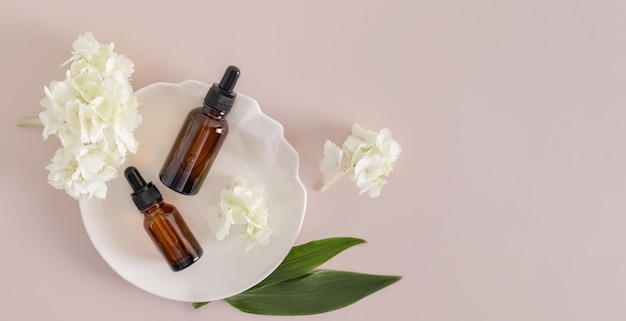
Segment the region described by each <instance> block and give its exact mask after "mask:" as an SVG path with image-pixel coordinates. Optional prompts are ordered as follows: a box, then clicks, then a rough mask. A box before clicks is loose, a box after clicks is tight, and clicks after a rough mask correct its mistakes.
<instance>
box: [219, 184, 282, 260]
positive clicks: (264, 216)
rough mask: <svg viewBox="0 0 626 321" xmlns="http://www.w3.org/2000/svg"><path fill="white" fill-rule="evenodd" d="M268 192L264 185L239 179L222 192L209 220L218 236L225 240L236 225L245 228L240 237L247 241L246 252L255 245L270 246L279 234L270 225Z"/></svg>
mask: <svg viewBox="0 0 626 321" xmlns="http://www.w3.org/2000/svg"><path fill="white" fill-rule="evenodd" d="M267 197H268V196H267V192H266V190H265V184H263V182H261V181H259V180H256V179H253V178H250V177H237V178H235V179H234V180H233V182H232V184H231V186H230V188H229V189H223V190H222V192H221V193H220V202H219V204H218V205H217V206H212V207H210V208H209V214H208V216H207V220H208V221H209V226H210V227H211V230H212V231H213V233H215V237H216V238H217V239H218V240H220V241H221V240H223V239H224V238H225V237H226V236H227V235H228V234H229V233H230V228H231V226H233V225H240V226H243V228H244V230H243V231H242V232H241V234H240V235H239V238H243V239H247V240H248V246H247V248H246V252H247V251H248V250H250V249H251V248H253V247H254V246H255V245H257V244H258V245H261V246H266V245H268V244H269V243H270V236H271V235H272V234H273V233H274V232H275V231H274V230H273V229H271V228H270V227H269V226H268V214H269V211H268V209H267Z"/></svg>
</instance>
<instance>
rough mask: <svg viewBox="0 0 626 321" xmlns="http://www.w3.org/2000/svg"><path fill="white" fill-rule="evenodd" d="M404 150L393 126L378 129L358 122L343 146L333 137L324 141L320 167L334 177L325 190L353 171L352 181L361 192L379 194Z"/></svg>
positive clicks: (323, 188)
mask: <svg viewBox="0 0 626 321" xmlns="http://www.w3.org/2000/svg"><path fill="white" fill-rule="evenodd" d="M400 151H401V148H400V145H399V144H398V143H397V142H396V141H394V140H393V138H392V137H391V131H390V130H389V129H387V128H385V129H382V130H381V131H380V132H376V131H373V130H365V129H363V127H361V125H359V124H354V126H353V127H352V133H351V134H350V136H348V138H347V139H346V141H345V142H344V143H343V147H342V148H339V146H337V145H335V144H334V143H333V142H331V141H329V140H327V141H326V142H325V143H324V156H323V158H322V162H321V163H320V169H321V170H322V171H323V172H324V173H326V174H327V176H329V177H331V179H330V180H329V181H328V182H327V183H326V184H324V186H322V188H321V190H322V191H324V190H326V189H327V188H328V187H329V186H330V185H331V184H333V183H334V182H335V181H336V180H337V179H339V178H340V177H341V176H343V175H344V174H346V173H349V177H350V180H351V181H352V182H354V183H355V184H356V186H357V187H358V188H359V189H360V192H359V194H363V193H366V192H367V194H368V195H369V196H370V197H378V196H379V195H380V191H381V189H382V187H383V185H385V184H387V179H386V178H387V177H388V176H389V174H390V173H391V171H392V170H393V165H394V163H395V162H396V160H397V159H398V156H399V155H400ZM344 155H345V156H346V157H345V158H344V157H343V156H344Z"/></svg>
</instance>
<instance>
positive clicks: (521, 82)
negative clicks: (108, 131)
mask: <svg viewBox="0 0 626 321" xmlns="http://www.w3.org/2000/svg"><path fill="white" fill-rule="evenodd" d="M625 30H626V2H624V1H623V0H616V1H607V0H605V1H584V0H581V1H572V0H563V1H556V0H526V1H496V0H474V1H462V0H450V1H425V0H416V1H395V2H394V1H372V0H367V1H342V0H335V1H326V0H318V1H220V2H218V1H162V0H161V1H143V2H142V1H126V0H125V1H122V0H110V1H71V0H58V1H40V2H33V3H31V2H28V1H16V0H8V1H7V0H4V1H2V2H1V3H0V44H1V46H2V50H1V51H0V90H1V91H2V104H1V107H0V108H2V117H1V118H0V119H1V120H0V121H1V123H0V132H1V138H2V139H1V140H0V149H1V150H2V151H3V156H2V157H0V162H1V163H0V165H1V166H0V174H1V177H2V184H0V195H2V196H1V199H2V201H3V204H2V211H1V214H0V218H1V220H2V224H1V226H2V232H1V236H0V237H1V239H0V240H1V242H0V255H1V256H2V265H1V266H2V267H1V268H0V285H1V287H2V294H1V295H0V316H1V317H2V319H3V320H273V319H275V318H272V317H259V316H254V315H246V314H243V313H241V312H239V311H237V310H235V309H233V308H231V307H230V306H229V305H228V304H226V303H225V302H215V303H212V304H211V305H209V306H207V307H204V308H202V309H200V310H193V309H192V308H191V306H190V305H189V304H186V303H180V302H174V301H168V300H164V299H161V298H159V297H156V296H153V295H151V294H148V293H145V292H143V291H142V290H139V289H137V288H135V287H134V286H132V285H131V284H129V283H127V282H126V281H124V280H123V279H121V278H120V277H119V276H118V275H117V274H116V273H115V272H114V271H113V270H111V268H109V266H108V265H107V264H106V263H105V262H104V261H103V260H102V259H101V258H100V256H99V255H98V253H97V252H96V251H95V249H94V248H93V246H92V245H91V243H90V241H89V239H88V237H87V235H86V233H85V231H84V229H83V226H82V222H81V218H80V213H79V210H78V205H77V202H76V201H74V200H72V199H70V198H69V197H67V196H66V195H65V194H64V193H63V192H61V191H57V190H55V189H53V188H52V187H50V186H48V185H47V181H46V176H47V172H46V170H45V169H44V167H45V166H46V165H47V164H48V162H49V159H50V158H51V156H52V154H53V152H54V150H55V149H56V148H57V144H58V142H57V141H56V140H54V139H51V140H48V141H46V142H42V141H41V131H40V129H37V128H18V127H15V126H14V124H15V122H16V121H17V120H18V119H19V118H21V117H24V116H33V115H36V114H37V113H38V112H39V111H40V110H41V107H40V106H39V100H40V99H41V98H42V97H43V86H44V85H47V84H48V83H49V82H50V81H51V80H60V79H63V78H64V70H63V69H60V68H59V67H58V66H59V64H61V63H62V62H63V61H65V60H66V59H67V58H68V57H69V56H70V54H69V50H70V48H71V43H72V42H73V40H74V39H75V38H76V37H77V36H78V35H79V34H81V33H84V32H86V31H91V32H93V33H94V34H95V36H96V38H97V39H98V40H100V41H102V42H107V43H108V42H115V44H116V51H118V52H120V53H123V54H125V55H126V56H128V57H129V58H131V59H132V60H133V61H134V62H135V68H136V71H135V74H134V80H133V85H134V87H135V88H136V89H138V88H141V87H143V86H145V85H147V84H150V83H153V82H157V81H165V82H180V81H183V80H186V79H196V80H200V81H204V82H212V81H215V80H216V79H215V78H216V77H219V76H220V75H221V73H222V71H223V69H224V68H225V66H227V65H229V64H235V65H238V66H239V67H240V68H241V69H242V77H241V80H240V82H239V84H238V86H237V88H238V91H239V92H241V93H245V94H247V95H249V96H252V97H254V98H256V99H257V100H258V102H259V104H260V105H261V108H262V109H263V110H264V112H266V113H267V114H268V115H270V116H271V117H273V118H275V119H276V120H278V121H280V122H281V123H282V124H283V125H284V127H285V134H286V137H287V139H288V140H289V141H290V142H291V143H292V144H293V145H294V147H295V148H296V149H297V150H298V152H299V153H300V155H301V178H302V180H303V182H304V184H305V186H306V187H307V190H308V193H309V194H308V196H309V202H308V209H307V215H306V218H305V223H304V226H303V228H302V231H301V234H300V236H299V238H298V243H304V242H306V241H310V240H313V239H319V238H324V237H330V236H355V237H362V238H365V239H367V240H368V241H369V243H368V244H367V245H364V246H360V247H357V248H354V249H351V250H349V251H347V252H345V253H343V254H342V255H340V256H338V257H337V258H335V259H334V260H332V261H331V262H330V263H328V264H326V265H325V267H327V268H336V269H344V270H351V271H359V272H366V273H376V274H397V275H403V276H404V279H403V280H402V281H400V282H399V283H397V284H395V285H393V286H391V287H389V288H386V289H384V290H383V291H381V292H379V293H376V294H374V295H373V296H370V297H368V298H366V299H364V300H362V301H360V302H358V303H357V304H355V305H352V306H350V307H348V308H345V309H342V310H339V311H335V312H331V313H327V314H323V315H318V316H310V317H300V318H297V319H299V320H381V319H385V320H465V321H469V320H481V321H486V320H494V321H495V320H498V321H500V320H624V319H626V305H625V304H624V303H626V277H625V275H626V247H625V245H626V233H624V230H625V227H626V215H625V214H624V213H625V210H626V202H625V201H624V194H625V193H626V170H624V168H625V164H626V149H625V147H624V146H625V144H624V137H626V126H625V124H626V108H625V107H626V90H625V89H626V77H625V74H626V59H625V57H626V37H625V36H624V31H625ZM354 122H359V123H361V124H363V125H364V126H365V127H368V128H372V129H380V128H383V127H388V128H390V129H391V130H392V131H393V134H394V138H396V139H397V140H398V141H399V142H400V144H401V145H402V147H403V148H404V151H403V154H402V156H401V157H400V160H399V162H398V163H397V166H396V170H395V171H394V173H392V175H391V177H390V183H389V185H387V186H386V187H385V188H384V189H383V192H382V195H381V197H379V198H377V199H370V198H368V197H367V196H359V195H358V193H357V189H356V187H355V186H354V185H353V184H351V183H350V182H349V181H348V180H342V181H340V182H339V183H337V184H336V185H335V186H333V187H332V188H331V189H330V190H329V191H327V192H324V193H320V192H318V191H317V188H318V187H319V186H320V183H321V179H322V176H321V173H320V172H319V170H318V169H317V164H318V163H319V160H320V157H321V152H322V145H323V142H324V140H326V139H331V140H333V141H335V142H341V141H342V140H343V139H344V138H345V136H346V135H347V133H348V132H349V129H350V127H351V126H352V124H353V123H354Z"/></svg>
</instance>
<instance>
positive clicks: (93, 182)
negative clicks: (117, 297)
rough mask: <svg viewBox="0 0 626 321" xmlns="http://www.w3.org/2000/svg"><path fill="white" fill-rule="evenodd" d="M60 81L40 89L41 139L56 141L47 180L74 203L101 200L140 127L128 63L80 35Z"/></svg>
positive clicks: (88, 35) (110, 48)
mask: <svg viewBox="0 0 626 321" xmlns="http://www.w3.org/2000/svg"><path fill="white" fill-rule="evenodd" d="M72 54H73V56H72V57H71V58H70V59H69V60H68V61H67V62H66V63H64V64H63V65H62V66H64V65H66V64H67V63H70V62H71V65H70V67H69V69H68V70H67V73H66V77H67V78H66V79H65V80H64V81H53V82H51V83H50V86H49V87H45V88H44V90H45V94H46V97H45V98H44V99H43V100H42V101H41V105H42V106H43V107H45V108H46V110H45V111H43V112H41V113H40V114H39V118H40V120H41V122H42V123H43V125H44V130H43V137H44V139H47V138H48V136H50V135H55V136H57V137H58V138H59V140H60V141H61V146H62V147H61V148H59V149H58V150H57V151H56V153H55V155H54V157H53V158H52V162H51V164H50V165H48V166H47V167H46V169H48V170H49V171H50V174H49V175H48V181H49V182H50V184H51V185H52V186H54V187H55V188H57V189H63V190H65V192H66V193H67V194H68V195H70V196H71V197H73V198H75V199H80V200H87V199H90V198H91V197H97V198H101V199H103V198H105V197H106V193H107V187H106V182H107V181H109V180H111V179H113V178H115V177H116V176H117V168H118V167H119V166H120V165H121V164H122V163H124V161H125V159H126V153H127V152H131V153H135V152H136V151H137V146H138V142H137V141H136V140H135V138H134V136H133V135H134V131H135V129H136V128H137V126H139V124H140V123H141V116H140V115H139V114H138V113H137V107H138V102H137V98H136V97H135V95H134V92H133V88H132V86H131V85H130V80H129V79H130V76H131V74H132V73H133V68H134V66H133V63H132V61H130V60H129V59H128V58H126V57H124V56H123V55H119V54H117V53H115V52H113V43H111V44H109V45H103V44H100V43H99V42H98V41H96V39H95V38H94V36H93V35H92V34H91V33H86V34H84V35H81V36H79V38H78V39H77V40H76V41H75V42H74V44H73V50H72Z"/></svg>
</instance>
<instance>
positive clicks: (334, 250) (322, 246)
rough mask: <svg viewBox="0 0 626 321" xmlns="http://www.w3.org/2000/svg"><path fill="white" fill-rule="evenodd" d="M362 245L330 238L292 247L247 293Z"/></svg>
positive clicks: (198, 304)
mask: <svg viewBox="0 0 626 321" xmlns="http://www.w3.org/2000/svg"><path fill="white" fill-rule="evenodd" d="M362 243H365V240H362V239H359V238H354V237H331V238H326V239H321V240H316V241H311V242H308V243H306V244H302V245H297V246H294V247H292V248H291V251H289V253H288V254H287V256H286V257H285V259H283V261H282V263H280V265H279V266H278V267H277V268H276V270H274V271H273V272H272V273H271V274H270V275H268V276H267V277H266V278H265V279H264V280H263V281H261V282H260V283H258V284H257V285H255V286H253V287H252V288H251V289H249V290H248V291H250V290H252V289H256V288H259V287H262V286H266V285H268V284H273V283H279V282H283V281H286V280H291V279H295V278H298V277H301V276H303V275H305V274H307V273H309V272H311V271H312V270H313V269H314V268H316V267H318V266H320V265H322V264H323V263H324V262H326V261H328V260H330V259H331V258H333V257H334V256H335V255H337V254H339V253H341V252H342V251H344V250H346V249H348V248H350V247H353V246H355V245H357V244H362ZM207 303H208V302H194V303H193V306H194V307H195V308H196V309H197V308H199V307H202V306H204V305H205V304H207Z"/></svg>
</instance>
